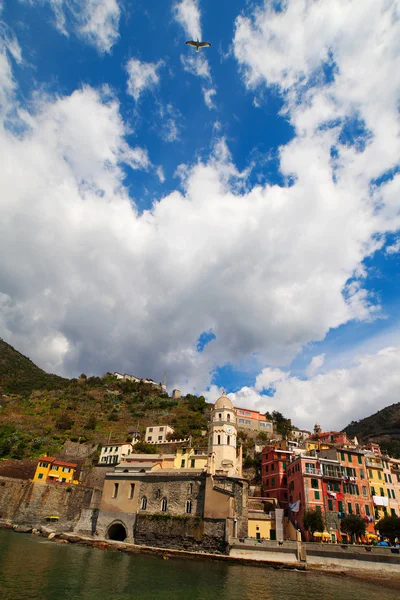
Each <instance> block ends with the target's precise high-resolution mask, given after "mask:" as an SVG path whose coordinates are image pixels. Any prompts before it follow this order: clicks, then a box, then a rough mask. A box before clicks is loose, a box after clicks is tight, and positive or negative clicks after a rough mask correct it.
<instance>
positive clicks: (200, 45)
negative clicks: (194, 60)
mask: <svg viewBox="0 0 400 600" xmlns="http://www.w3.org/2000/svg"><path fill="white" fill-rule="evenodd" d="M186 44H187V45H188V46H193V47H194V48H196V52H198V51H199V50H200V48H210V46H211V44H210V43H209V42H199V40H197V42H194V41H193V40H190V41H189V42H186Z"/></svg>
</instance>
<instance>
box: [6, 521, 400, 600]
mask: <svg viewBox="0 0 400 600" xmlns="http://www.w3.org/2000/svg"><path fill="white" fill-rule="evenodd" d="M343 598H345V599H346V600H360V599H363V598H368V600H382V598H385V600H392V599H395V598H396V599H397V600H398V599H399V593H398V592H395V591H393V590H388V589H382V588H379V587H378V586H376V585H372V584H367V583H363V582H359V581H354V580H352V579H350V578H347V577H344V578H342V577H332V576H327V575H323V574H320V573H303V572H300V571H282V570H275V569H271V568H266V567H248V566H240V565H228V564H224V563H218V562H212V561H210V562H209V561H203V560H198V561H197V560H183V559H171V558H170V559H168V560H163V559H162V557H153V556H147V555H138V554H135V555H130V554H123V553H122V552H117V551H109V550H100V549H96V548H91V547H85V546H77V545H76V544H73V545H72V544H71V545H67V544H57V543H55V542H51V541H48V540H46V539H43V538H41V537H39V536H33V535H29V534H21V533H15V532H13V531H7V530H0V599H1V600H25V599H29V600H78V599H85V600H103V599H105V600H128V599H129V600H175V599H183V600H214V599H215V600H289V599H290V600H303V599H304V600H336V599H337V600H343Z"/></svg>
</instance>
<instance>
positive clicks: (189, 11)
mask: <svg viewBox="0 0 400 600" xmlns="http://www.w3.org/2000/svg"><path fill="white" fill-rule="evenodd" d="M172 10H173V14H174V17H175V20H176V21H177V22H178V23H179V24H180V25H181V26H182V27H183V29H184V30H185V33H186V34H187V35H188V36H189V37H191V38H192V39H193V40H200V41H201V26H200V9H199V3H198V0H181V1H180V2H176V3H175V4H174V6H173V9H172Z"/></svg>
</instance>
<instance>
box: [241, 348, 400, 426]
mask: <svg viewBox="0 0 400 600" xmlns="http://www.w3.org/2000/svg"><path fill="white" fill-rule="evenodd" d="M273 387H274V388H275V390H276V391H275V395H274V396H273V397H272V398H270V397H267V396H260V395H259V394H257V391H256V390H255V389H254V388H248V387H245V388H242V390H239V392H237V393H236V394H230V397H231V398H232V399H233V400H234V401H235V402H236V403H239V402H240V401H241V402H242V404H243V406H245V407H246V408H253V407H255V408H256V409H257V410H260V408H261V409H262V410H274V409H275V410H279V411H280V412H282V413H283V414H284V415H285V416H288V417H290V418H291V419H292V422H293V423H294V424H296V425H297V426H299V427H305V428H308V429H312V427H313V426H314V424H315V423H319V424H320V425H321V426H322V429H323V430H330V429H338V430H340V429H342V428H344V427H345V426H346V425H348V424H349V423H350V422H351V421H353V420H359V419H361V418H364V417H367V416H369V415H371V414H374V413H375V412H377V411H378V410H381V409H382V408H384V407H385V406H389V405H391V404H394V403H396V402H398V401H399V395H400V348H399V347H396V348H384V349H382V350H380V351H379V352H378V353H377V354H373V355H364V356H361V357H359V358H358V359H357V360H356V361H355V362H354V364H353V365H351V366H349V367H348V368H344V369H332V370H330V371H327V372H326V373H323V374H319V375H313V376H311V377H310V379H308V380H306V381H303V380H301V379H299V378H297V377H283V378H282V379H281V380H277V381H276V382H275V383H274V385H273ZM246 399H247V400H246Z"/></svg>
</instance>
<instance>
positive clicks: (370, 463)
mask: <svg viewBox="0 0 400 600" xmlns="http://www.w3.org/2000/svg"><path fill="white" fill-rule="evenodd" d="M365 465H366V466H367V467H370V468H371V469H383V464H382V463H381V462H380V461H372V460H366V461H365Z"/></svg>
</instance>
